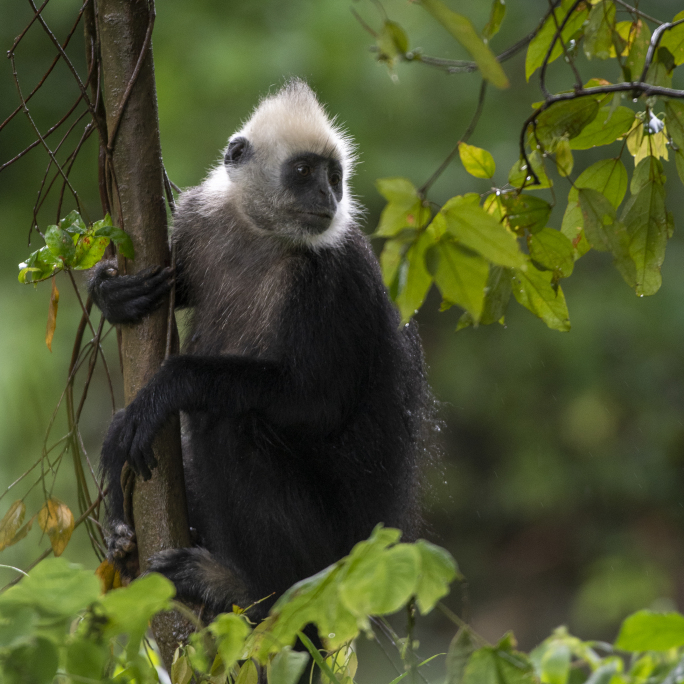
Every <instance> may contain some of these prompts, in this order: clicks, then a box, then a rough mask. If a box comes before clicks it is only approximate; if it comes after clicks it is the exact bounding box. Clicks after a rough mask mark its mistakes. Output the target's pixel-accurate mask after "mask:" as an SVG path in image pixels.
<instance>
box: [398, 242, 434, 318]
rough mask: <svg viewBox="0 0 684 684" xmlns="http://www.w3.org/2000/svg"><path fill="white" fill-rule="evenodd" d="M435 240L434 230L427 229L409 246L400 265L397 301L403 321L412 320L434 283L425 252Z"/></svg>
mask: <svg viewBox="0 0 684 684" xmlns="http://www.w3.org/2000/svg"><path fill="white" fill-rule="evenodd" d="M434 242H435V237H434V231H431V230H429V229H428V230H425V231H424V232H423V233H421V235H420V237H419V238H418V239H417V240H416V242H415V243H414V244H413V245H412V246H411V247H410V248H409V250H408V252H407V253H406V258H405V259H404V261H403V262H402V264H401V266H400V267H399V283H398V292H397V297H396V300H395V301H396V303H397V306H398V307H399V312H400V313H401V318H402V321H404V322H406V321H408V320H410V318H411V316H413V314H414V313H416V311H418V309H419V308H420V307H421V306H422V304H423V301H424V300H425V297H426V295H427V293H428V290H429V289H430V285H431V284H432V276H431V275H430V273H429V272H428V270H427V268H426V267H425V252H426V251H427V249H428V248H429V247H430V246H431V245H433V244H434Z"/></svg>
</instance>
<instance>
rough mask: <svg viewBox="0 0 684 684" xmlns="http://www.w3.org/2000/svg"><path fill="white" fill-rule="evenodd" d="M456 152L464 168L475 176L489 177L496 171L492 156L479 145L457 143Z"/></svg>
mask: <svg viewBox="0 0 684 684" xmlns="http://www.w3.org/2000/svg"><path fill="white" fill-rule="evenodd" d="M458 154H459V156H460V157H461V162H462V163H463V166H464V167H465V170H466V171H467V172H468V173H469V174H470V175H471V176H475V178H491V177H492V176H493V175H494V172H495V171H496V164H495V163H494V157H492V155H491V154H490V153H489V152H487V150H483V149H482V148H480V147H475V146H474V145H468V144H467V143H459V144H458Z"/></svg>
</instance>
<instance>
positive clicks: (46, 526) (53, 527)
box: [38, 499, 74, 556]
mask: <svg viewBox="0 0 684 684" xmlns="http://www.w3.org/2000/svg"><path fill="white" fill-rule="evenodd" d="M38 524H39V525H40V528H41V529H42V530H43V532H45V533H46V534H47V535H48V537H49V538H50V544H51V545H52V551H53V553H54V554H55V556H61V555H62V552H63V551H64V549H65V548H66V545H67V544H68V543H69V539H71V533H72V532H73V531H74V515H73V513H72V512H71V510H69V507H68V506H67V505H66V504H65V503H64V502H62V501H60V500H59V499H48V500H47V501H46V502H45V505H44V506H43V507H42V508H41V509H40V512H39V513H38Z"/></svg>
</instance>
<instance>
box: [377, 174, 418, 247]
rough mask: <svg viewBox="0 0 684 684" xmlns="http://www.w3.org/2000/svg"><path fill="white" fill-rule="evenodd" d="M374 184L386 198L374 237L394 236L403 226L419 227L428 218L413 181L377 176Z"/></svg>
mask: <svg viewBox="0 0 684 684" xmlns="http://www.w3.org/2000/svg"><path fill="white" fill-rule="evenodd" d="M375 185H376V187H377V189H378V192H379V193H380V194H381V195H382V196H383V197H384V198H385V199H386V200H387V205H386V206H385V208H384V209H383V210H382V214H381V215H380V224H379V225H378V228H377V230H376V231H375V233H374V237H394V236H396V235H397V234H398V233H400V232H401V231H402V230H404V229H405V228H414V229H415V228H420V227H421V226H423V224H424V223H425V222H426V221H427V219H428V218H429V215H430V214H429V211H428V210H427V209H426V208H425V207H423V205H422V201H421V199H420V197H419V195H418V190H416V188H415V186H414V185H413V183H411V181H410V180H408V179H406V178H379V179H378V180H377V181H376V182H375Z"/></svg>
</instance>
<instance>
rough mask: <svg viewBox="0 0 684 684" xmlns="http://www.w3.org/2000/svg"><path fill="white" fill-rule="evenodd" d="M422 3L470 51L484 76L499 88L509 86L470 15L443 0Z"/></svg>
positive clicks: (422, 1) (423, 0) (426, 0)
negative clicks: (448, 5) (453, 9)
mask: <svg viewBox="0 0 684 684" xmlns="http://www.w3.org/2000/svg"><path fill="white" fill-rule="evenodd" d="M420 4H421V6H422V7H424V8H425V9H426V10H427V11H428V12H429V13H430V14H431V15H432V16H433V17H434V18H435V19H436V20H437V21H438V22H439V23H440V24H441V25H442V26H443V27H444V28H445V29H446V30H447V31H448V32H449V33H450V34H451V35H452V36H453V37H454V38H455V39H456V40H457V41H458V42H459V43H460V44H461V45H462V46H463V47H464V48H465V49H466V50H467V51H468V52H469V53H470V56H471V57H472V58H473V59H474V60H475V62H477V66H478V67H479V69H480V73H481V74H482V78H484V79H485V80H487V81H489V82H490V83H491V84H492V85H494V86H496V87H497V88H508V86H509V82H508V78H506V74H505V73H504V70H503V68H502V67H501V64H499V62H498V61H497V59H496V56H495V55H494V53H493V52H492V51H491V50H490V49H489V48H488V47H487V45H485V43H484V42H483V41H482V39H481V38H480V37H479V36H478V35H477V31H476V30H475V27H474V26H473V24H472V22H471V21H470V19H468V17H465V16H463V15H462V14H457V13H456V12H453V11H452V10H450V9H449V8H448V7H447V6H446V5H445V4H444V3H443V2H441V0H420Z"/></svg>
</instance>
